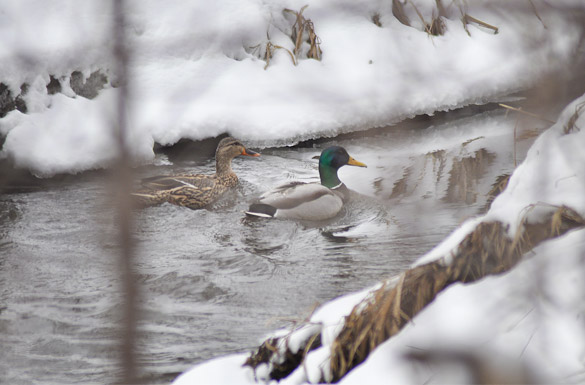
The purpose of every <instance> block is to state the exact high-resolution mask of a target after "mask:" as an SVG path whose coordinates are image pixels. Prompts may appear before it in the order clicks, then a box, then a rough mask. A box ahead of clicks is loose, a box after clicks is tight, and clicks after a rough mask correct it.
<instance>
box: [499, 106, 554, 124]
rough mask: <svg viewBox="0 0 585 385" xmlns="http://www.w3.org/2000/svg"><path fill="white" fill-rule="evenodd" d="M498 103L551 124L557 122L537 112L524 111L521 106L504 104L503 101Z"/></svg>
mask: <svg viewBox="0 0 585 385" xmlns="http://www.w3.org/2000/svg"><path fill="white" fill-rule="evenodd" d="M498 105H499V106H500V107H504V108H507V109H509V110H512V111H516V112H519V113H521V114H524V115H528V116H531V117H533V118H536V119H540V120H542V121H545V122H547V123H550V124H555V123H556V122H553V121H552V120H548V119H546V118H543V117H542V116H539V115H537V114H535V113H532V112H528V111H524V110H523V109H521V108H517V107H512V106H509V105H507V104H503V103H498Z"/></svg>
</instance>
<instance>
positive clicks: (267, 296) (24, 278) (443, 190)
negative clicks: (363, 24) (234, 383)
mask: <svg viewBox="0 0 585 385" xmlns="http://www.w3.org/2000/svg"><path fill="white" fill-rule="evenodd" d="M517 119H518V116H517V115H513V114H509V113H508V112H506V111H505V110H503V109H501V108H497V107H496V106H487V107H484V108H481V109H480V108H477V107H474V108H467V109H463V110H460V111H457V112H451V113H445V114H440V115H439V117H436V118H433V119H431V118H419V119H416V120H412V121H409V122H406V123H403V124H400V125H397V126H393V127H386V128H380V129H375V130H369V131H365V132H361V133H356V134H351V135H344V136H340V137H338V138H332V139H324V140H319V141H314V142H308V143H304V144H302V145H300V146H297V147H295V148H273V149H265V150H262V151H261V152H262V157H260V158H254V159H252V158H247V157H245V158H244V157H242V158H237V159H236V160H234V163H233V168H234V170H235V172H236V173H237V174H238V175H239V177H240V182H241V183H240V186H239V187H238V188H237V189H236V190H235V191H234V192H232V193H230V194H228V196H226V197H225V198H224V199H222V201H220V202H219V203H218V204H216V205H215V207H214V208H213V209H212V210H195V211H194V210H189V209H186V208H181V207H176V206H172V205H169V204H164V205H161V206H158V207H152V208H147V209H144V210H142V211H140V212H137V214H136V217H135V221H136V226H135V229H134V231H133V233H134V235H135V239H136V251H137V253H136V254H137V255H136V258H135V272H136V275H137V277H138V278H137V285H138V287H139V290H140V300H139V307H140V309H141V312H140V315H139V316H140V318H139V337H138V344H137V347H138V363H139V365H140V375H141V378H142V379H143V381H144V382H145V383H156V384H165V383H169V382H170V381H172V379H173V378H174V377H176V375H177V374H178V373H180V372H182V371H184V370H187V369H188V368H190V367H191V366H193V365H194V364H196V363H199V362H202V361H204V360H207V359H210V358H213V357H218V356H220V355H225V354H229V353H235V352H246V351H251V350H252V349H253V348H254V347H256V346H257V345H258V344H259V342H261V341H262V338H263V337H265V336H266V335H267V334H268V333H270V332H271V331H274V330H276V329H277V328H280V327H287V326H291V325H293V324H294V322H298V321H301V320H303V319H304V318H306V317H308V316H309V315H310V314H311V311H312V310H313V309H314V307H315V306H316V305H317V304H319V303H323V302H326V301H328V300H331V299H333V298H336V297H338V296H340V295H344V294H348V293H350V292H352V291H356V290H360V289H363V288H365V287H368V286H370V285H373V284H375V283H376V282H378V281H379V280H381V279H384V278H387V277H389V276H392V275H394V274H397V273H400V272H402V271H404V270H405V269H407V268H408V267H409V265H410V264H411V263H412V262H413V261H415V260H416V259H417V258H418V257H420V256H422V255H424V254H425V253H426V252H427V251H429V250H431V249H432V248H433V247H434V246H436V245H437V244H438V243H439V242H441V241H442V240H443V239H444V238H445V237H446V236H447V235H448V234H449V233H450V232H452V231H453V230H454V229H455V228H457V226H459V225H460V224H461V223H462V222H463V221H464V220H465V219H467V218H470V217H472V216H475V215H479V214H481V213H482V212H483V211H484V210H485V208H486V201H487V194H488V191H489V190H490V188H491V186H492V184H493V183H494V182H495V181H496V178H497V177H498V176H501V175H503V174H506V173H510V172H511V171H512V170H513V169H514V166H515V164H517V163H519V162H520V161H521V160H522V158H523V157H524V156H525V153H526V150H527V149H528V147H529V145H530V143H531V142H532V141H533V140H534V138H535V137H536V135H537V134H538V132H540V131H542V129H543V128H544V126H545V125H544V124H541V123H539V122H531V123H530V124H528V125H526V126H525V127H529V129H524V130H523V131H522V130H520V131H518V130H519V128H518V127H516V123H517ZM515 127H516V130H517V131H518V132H516V133H514V130H515ZM242 139H243V141H244V142H245V138H242ZM215 143H216V142H214V143H213V145H214V144H215ZM332 144H337V145H342V146H344V147H345V148H346V149H347V150H348V152H349V153H350V154H351V155H352V156H353V157H355V158H356V159H358V160H360V161H362V162H365V163H366V164H368V168H367V169H361V168H357V167H344V168H343V169H342V170H341V172H340V177H341V179H342V180H343V181H344V182H345V183H346V184H347V185H348V187H349V188H350V189H352V190H353V191H354V192H355V194H354V197H353V199H352V201H351V202H350V204H348V205H347V207H346V208H345V209H344V210H343V212H342V213H341V214H340V215H339V216H338V217H336V218H334V219H333V220H331V221H327V222H323V223H297V222H290V221H279V220H273V221H268V220H252V219H249V218H246V217H245V215H244V214H243V211H244V210H245V209H246V208H247V205H248V203H249V202H250V201H251V200H252V199H253V198H254V197H255V196H257V195H259V194H260V193H261V192H262V191H264V190H266V189H268V188H270V187H272V186H275V185H277V184H279V183H283V182H286V181H289V180H293V179H296V180H304V181H316V180H317V178H318V171H317V163H316V161H315V160H313V159H312V157H313V156H315V155H318V154H319V153H320V151H321V149H323V148H325V147H327V146H328V145H332ZM210 146H211V145H210V144H209V143H206V144H205V145H203V144H201V143H199V144H198V143H194V144H193V143H192V144H185V145H179V146H176V147H175V148H172V149H159V151H158V155H157V161H156V162H155V164H154V165H150V166H145V167H141V168H138V169H136V177H137V178H138V177H143V176H150V175H158V174H170V173H179V172H197V173H212V172H214V161H213V159H212V157H210V156H208V152H209V149H208V148H209V147H210ZM109 180H110V179H109V174H108V173H107V172H104V171H96V172H87V173H83V174H80V175H75V176H67V177H61V178H53V179H51V180H44V181H39V184H38V186H35V185H32V186H31V185H28V186H27V187H26V188H17V187H15V188H13V189H8V190H6V191H5V192H4V193H3V194H2V195H0V346H2V348H1V349H0V383H2V384H15V385H16V384H109V383H114V382H115V381H116V380H117V379H119V378H120V377H119V375H120V371H121V369H120V361H119V358H120V357H119V355H118V353H117V351H118V347H119V335H118V331H119V327H120V322H121V320H122V314H123V311H122V302H123V301H122V297H121V285H120V282H119V273H118V253H119V248H118V246H117V234H118V233H117V232H118V229H117V226H116V214H115V212H114V211H113V209H112V207H111V189H110V186H109Z"/></svg>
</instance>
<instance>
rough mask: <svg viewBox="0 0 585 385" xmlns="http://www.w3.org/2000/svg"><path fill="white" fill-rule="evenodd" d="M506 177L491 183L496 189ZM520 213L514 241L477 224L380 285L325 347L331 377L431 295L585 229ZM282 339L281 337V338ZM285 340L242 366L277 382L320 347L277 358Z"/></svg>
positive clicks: (497, 226)
mask: <svg viewBox="0 0 585 385" xmlns="http://www.w3.org/2000/svg"><path fill="white" fill-rule="evenodd" d="M505 183H507V178H506V177H505V176H502V178H501V179H500V180H499V182H498V183H497V184H496V185H497V186H498V189H502V188H503V185H505ZM534 207H535V206H530V207H529V208H528V209H527V210H526V211H525V213H524V219H523V220H522V221H521V224H520V225H519V226H518V229H517V231H516V236H515V238H513V239H512V238H510V237H509V236H508V227H507V226H506V225H504V224H502V223H500V222H485V223H480V224H479V225H478V226H477V227H476V228H475V230H474V231H473V232H471V233H470V234H469V235H467V237H465V239H464V240H463V241H462V242H461V243H460V244H459V246H458V247H457V248H456V250H455V251H454V252H453V254H452V255H450V259H451V260H450V261H446V260H444V259H439V260H436V261H433V262H430V263H427V264H425V265H421V266H416V267H414V268H411V269H409V270H407V271H405V272H404V273H402V274H401V275H400V276H399V277H398V279H397V280H396V281H394V282H396V283H395V284H385V285H384V286H382V287H381V288H380V289H378V290H376V291H375V292H374V293H373V294H372V295H371V296H370V297H369V298H368V299H366V300H365V301H364V302H362V303H360V304H358V305H357V306H355V307H354V309H353V310H352V312H351V313H350V314H349V315H348V316H347V317H346V319H345V322H344V325H343V328H342V330H341V332H340V333H339V334H338V336H337V338H336V339H335V341H334V342H333V344H332V346H331V360H330V369H331V375H332V378H331V379H325V378H322V379H321V380H322V382H325V381H327V380H331V381H332V382H337V381H339V380H340V379H341V378H342V377H343V376H344V375H345V374H347V373H348V372H349V371H350V370H351V369H353V368H354V367H355V366H357V365H359V364H360V363H362V362H363V361H364V360H365V359H366V358H367V357H368V355H369V354H370V352H372V351H373V350H374V349H375V348H376V347H377V346H379V345H380V344H381V343H383V342H384V341H386V340H387V339H389V338H390V337H392V336H393V335H395V334H397V333H398V332H399V331H400V330H401V329H402V328H403V327H404V326H405V325H406V324H407V323H408V322H409V321H410V320H412V319H413V317H415V316H416V314H418V312H420V311H421V310H422V309H423V308H424V307H426V306H427V305H428V304H429V303H430V302H432V301H433V300H434V298H435V297H436V296H437V294H438V293H439V292H440V291H442V290H443V289H445V288H446V287H448V286H449V285H451V284H453V283H455V282H461V283H470V282H474V281H476V280H478V279H481V278H483V277H486V276H488V275H494V274H500V273H503V272H506V271H508V270H510V269H511V268H512V267H514V266H515V265H516V264H517V263H518V262H519V261H520V259H521V258H522V256H523V255H525V254H526V253H527V252H528V251H529V250H531V249H532V248H534V247H535V246H536V245H538V244H539V243H540V242H542V241H544V240H546V239H550V238H553V237H557V236H559V235H562V234H564V233H566V232H567V231H569V230H571V229H573V228H577V227H583V226H585V219H584V218H582V217H581V216H580V215H579V214H578V213H577V212H575V211H574V210H572V209H570V208H568V207H565V206H562V207H556V208H555V207H553V206H551V208H554V209H555V210H554V212H552V214H551V215H550V216H549V217H548V218H546V220H544V221H543V222H541V223H536V224H534V223H528V220H527V217H528V214H529V213H530V212H531V211H532V209H533V208H534ZM283 338H285V339H286V337H283ZM283 343H285V344H286V341H283V340H282V339H279V338H271V339H269V340H267V341H265V342H264V343H263V344H262V345H261V346H260V347H259V348H258V350H257V351H256V352H255V353H253V354H252V355H251V356H250V357H249V358H248V360H247V361H246V363H245V365H248V366H251V367H253V368H256V367H257V366H258V365H260V364H261V363H267V364H270V365H271V371H270V378H271V379H276V380H278V379H281V378H284V377H286V376H287V375H288V374H290V373H291V372H292V371H294V370H295V369H296V368H297V367H299V366H300V365H301V364H302V362H303V360H304V358H305V357H306V355H307V353H308V352H309V351H311V350H313V349H316V348H317V347H319V346H321V341H320V333H316V334H314V335H313V336H311V337H310V338H309V339H308V340H307V342H306V344H305V347H304V349H300V350H299V351H298V352H297V353H294V354H293V353H292V352H290V351H288V349H286V352H285V353H284V354H283V353H282V352H280V351H279V349H278V346H282V344H283Z"/></svg>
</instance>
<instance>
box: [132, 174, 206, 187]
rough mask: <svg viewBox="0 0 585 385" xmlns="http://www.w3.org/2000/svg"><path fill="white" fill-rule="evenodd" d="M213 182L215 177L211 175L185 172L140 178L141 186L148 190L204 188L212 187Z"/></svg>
mask: <svg viewBox="0 0 585 385" xmlns="http://www.w3.org/2000/svg"><path fill="white" fill-rule="evenodd" d="M215 182H216V179H215V178H214V176H213V175H202V174H192V175H189V174H186V175H164V176H153V177H150V178H144V179H142V180H141V185H142V187H143V188H146V189H149V190H171V189H175V188H179V187H184V186H187V187H191V188H195V189H206V188H211V187H213V186H214V185H215Z"/></svg>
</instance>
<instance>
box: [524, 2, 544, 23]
mask: <svg viewBox="0 0 585 385" xmlns="http://www.w3.org/2000/svg"><path fill="white" fill-rule="evenodd" d="M528 2H529V3H530V5H531V6H532V10H533V11H534V14H535V15H536V17H537V18H538V20H540V22H541V23H542V26H543V27H544V29H547V28H546V24H544V21H542V18H541V17H540V15H539V14H538V10H537V9H536V6H535V5H534V3H533V2H532V0H528Z"/></svg>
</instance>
